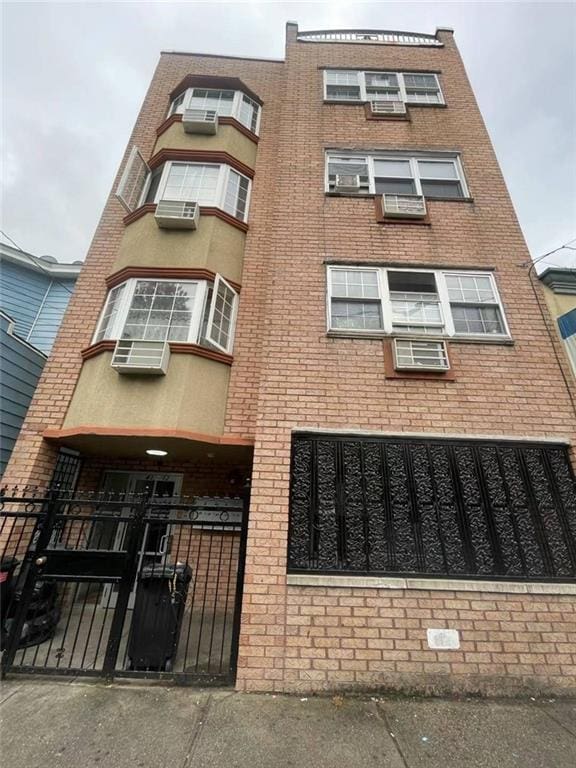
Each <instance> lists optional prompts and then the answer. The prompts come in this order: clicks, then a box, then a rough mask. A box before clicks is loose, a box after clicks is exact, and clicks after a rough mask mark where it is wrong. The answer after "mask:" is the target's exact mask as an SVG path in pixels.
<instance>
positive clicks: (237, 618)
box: [229, 479, 250, 682]
mask: <svg viewBox="0 0 576 768" xmlns="http://www.w3.org/2000/svg"><path fill="white" fill-rule="evenodd" d="M241 498H242V502H243V504H242V527H241V531H240V547H239V550H238V572H237V575H236V594H235V602H234V620H233V624H232V641H231V644H230V667H229V675H230V682H234V680H235V677H236V667H237V664H238V651H239V647H240V624H241V619H242V597H243V595H244V571H245V568H246V547H247V543H248V514H249V510H250V479H248V480H247V481H246V484H245V486H244V487H243V489H242V494H241Z"/></svg>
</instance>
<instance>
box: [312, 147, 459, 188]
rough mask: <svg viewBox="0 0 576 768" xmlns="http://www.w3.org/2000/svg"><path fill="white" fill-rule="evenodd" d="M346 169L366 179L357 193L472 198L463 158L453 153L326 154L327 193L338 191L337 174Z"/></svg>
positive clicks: (331, 152)
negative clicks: (465, 176) (465, 175)
mask: <svg viewBox="0 0 576 768" xmlns="http://www.w3.org/2000/svg"><path fill="white" fill-rule="evenodd" d="M345 168H349V170H348V171H347V173H355V174H358V175H359V176H361V177H363V178H364V180H365V183H364V184H361V186H360V188H359V189H358V192H357V194H365V195H382V194H384V193H388V194H398V195H423V196H424V197H427V198H431V199H434V198H440V199H446V198H448V199H462V198H467V197H468V196H469V191H468V185H467V184H466V179H465V178H464V171H463V169H462V163H461V161H460V156H459V155H458V154H457V153H454V152H453V153H448V152H431V153H425V152H419V153H406V152H401V151H394V152H382V153H380V152H379V153H378V154H366V155H359V154H356V153H355V154H353V155H352V154H350V155H348V154H346V153H339V152H335V151H334V152H333V151H330V152H327V153H326V179H325V189H326V192H337V191H338V189H337V184H336V174H337V173H343V172H344V169H345ZM341 169H342V170H341ZM350 169H351V170H350Z"/></svg>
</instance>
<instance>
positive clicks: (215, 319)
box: [93, 275, 238, 352]
mask: <svg viewBox="0 0 576 768" xmlns="http://www.w3.org/2000/svg"><path fill="white" fill-rule="evenodd" d="M237 302H238V294H237V293H236V291H235V290H234V288H232V286H231V285H230V284H229V283H227V282H226V281H225V280H224V278H222V277H221V276H220V275H217V276H216V279H215V282H214V284H212V283H209V282H208V281H206V280H156V279H152V278H132V279H130V280H127V281H126V282H125V283H122V284H120V285H118V286H115V287H114V288H112V289H111V290H110V291H109V293H108V296H107V298H106V303H105V304H104V309H103V310H102V313H101V316H100V320H99V322H98V326H97V329H96V333H95V335H94V339H93V343H96V342H98V341H102V340H103V339H112V340H119V339H127V340H137V341H177V342H184V343H189V344H202V345H203V346H208V347H215V348H217V349H220V350H222V351H223V352H230V351H231V349H232V343H233V337H234V324H235V317H236V307H237Z"/></svg>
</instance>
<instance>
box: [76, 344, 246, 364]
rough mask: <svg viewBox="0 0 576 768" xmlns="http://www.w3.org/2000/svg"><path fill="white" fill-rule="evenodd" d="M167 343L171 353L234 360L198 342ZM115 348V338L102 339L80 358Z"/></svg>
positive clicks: (228, 362) (227, 360) (219, 360)
mask: <svg viewBox="0 0 576 768" xmlns="http://www.w3.org/2000/svg"><path fill="white" fill-rule="evenodd" d="M168 343H169V345H170V352H171V353H172V354H181V355H197V356H198V357H205V358H207V359H208V360H215V361H216V362H218V363H224V364H225V365H232V363H233V362H234V358H233V356H232V355H229V354H227V353H226V352H219V351H217V350H215V349H208V348H207V347H201V346H200V345H199V344H188V343H185V342H182V341H169V342H168ZM115 348H116V340H114V339H103V340H102V341H97V342H96V343H95V344H91V345H90V346H89V347H86V348H85V349H83V350H82V351H81V352H80V354H81V356H82V360H89V359H90V358H91V357H96V356H97V355H101V354H102V353H103V352H113V351H114V349H115Z"/></svg>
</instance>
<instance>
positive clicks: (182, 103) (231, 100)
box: [168, 88, 261, 135]
mask: <svg viewBox="0 0 576 768" xmlns="http://www.w3.org/2000/svg"><path fill="white" fill-rule="evenodd" d="M185 109H213V110H214V111H215V112H216V113H217V114H218V115H221V116H223V117H235V118H236V120H238V122H239V123H242V125H243V126H244V127H246V128H248V130H250V131H252V133H254V134H256V135H258V132H259V130H260V112H261V109H260V105H259V104H258V103H257V102H256V101H254V99H251V98H250V97H249V96H247V95H246V94H245V93H243V92H242V91H231V90H227V89H220V88H188V89H187V90H186V91H183V92H182V93H180V94H178V96H176V98H175V99H173V101H172V103H171V104H170V108H169V109H168V117H170V116H171V115H176V114H182V113H183V112H184V110H185Z"/></svg>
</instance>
